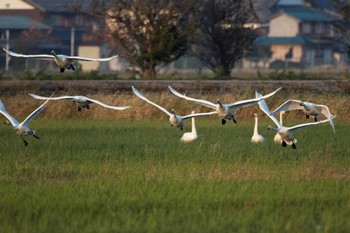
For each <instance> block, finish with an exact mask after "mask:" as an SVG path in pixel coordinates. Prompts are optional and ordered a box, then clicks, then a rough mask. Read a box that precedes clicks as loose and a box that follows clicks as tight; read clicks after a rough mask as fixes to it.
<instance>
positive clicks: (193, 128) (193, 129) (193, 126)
mask: <svg viewBox="0 0 350 233" xmlns="http://www.w3.org/2000/svg"><path fill="white" fill-rule="evenodd" d="M192 133H194V134H197V130H196V124H195V122H194V117H192Z"/></svg>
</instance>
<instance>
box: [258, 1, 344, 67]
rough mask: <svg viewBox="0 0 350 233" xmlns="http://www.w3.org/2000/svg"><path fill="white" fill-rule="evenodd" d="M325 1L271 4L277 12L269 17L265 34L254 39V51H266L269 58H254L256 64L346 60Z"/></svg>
mask: <svg viewBox="0 0 350 233" xmlns="http://www.w3.org/2000/svg"><path fill="white" fill-rule="evenodd" d="M315 2H317V3H320V1H315ZM326 2H327V1H323V4H317V5H316V6H317V7H313V5H311V4H310V1H309V2H308V3H306V2H304V1H303V0H297V1H295V0H293V1H291V0H280V1H278V2H277V3H275V5H274V6H273V7H272V8H273V9H274V10H276V9H278V12H277V13H275V14H274V15H272V16H271V17H270V19H269V22H268V26H269V27H268V33H267V35H262V36H259V37H258V38H257V39H256V40H255V42H254V44H255V46H256V48H257V51H262V50H264V48H265V50H266V48H268V49H269V50H270V54H269V58H268V59H267V61H266V59H265V60H264V59H262V58H260V59H259V58H255V60H259V61H258V62H256V65H257V66H264V67H266V68H286V67H287V66H290V67H295V68H314V67H317V66H331V67H338V66H339V65H341V64H342V63H343V62H344V61H345V60H346V49H345V44H344V42H343V41H342V38H341V35H340V33H339V31H338V30H337V29H336V28H335V27H334V26H333V23H334V22H335V21H336V20H338V19H339V17H338V16H337V14H336V13H335V12H334V11H333V9H332V8H327V10H325V9H324V7H326V6H327V4H326ZM256 54H257V53H256ZM262 60H264V62H262ZM281 66H282V67H281Z"/></svg>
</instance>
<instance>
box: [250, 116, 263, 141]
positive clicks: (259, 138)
mask: <svg viewBox="0 0 350 233" xmlns="http://www.w3.org/2000/svg"><path fill="white" fill-rule="evenodd" d="M253 116H254V118H255V124H254V133H253V136H252V139H251V142H252V143H254V144H258V143H263V142H264V141H265V138H264V137H263V136H262V135H260V134H259V133H258V114H256V113H254V114H253Z"/></svg>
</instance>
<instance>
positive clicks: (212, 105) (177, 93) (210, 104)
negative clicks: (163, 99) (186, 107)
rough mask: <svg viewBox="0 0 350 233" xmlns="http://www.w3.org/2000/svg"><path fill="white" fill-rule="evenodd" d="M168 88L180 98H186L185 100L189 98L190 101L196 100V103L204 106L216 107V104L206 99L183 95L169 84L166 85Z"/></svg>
mask: <svg viewBox="0 0 350 233" xmlns="http://www.w3.org/2000/svg"><path fill="white" fill-rule="evenodd" d="M168 88H169V89H170V91H171V92H172V93H173V94H174V95H176V96H178V97H180V98H183V99H186V100H190V101H193V102H196V103H197V104H200V105H202V106H205V107H208V108H212V109H216V106H217V105H216V104H214V103H212V102H210V101H208V100H203V99H195V98H191V97H188V96H186V95H183V94H180V93H179V92H177V91H176V90H175V89H174V88H172V87H171V86H168Z"/></svg>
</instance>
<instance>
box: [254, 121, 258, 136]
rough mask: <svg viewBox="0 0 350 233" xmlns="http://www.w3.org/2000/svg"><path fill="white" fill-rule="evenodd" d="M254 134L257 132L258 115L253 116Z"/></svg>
mask: <svg viewBox="0 0 350 233" xmlns="http://www.w3.org/2000/svg"><path fill="white" fill-rule="evenodd" d="M254 134H255V135H256V134H258V117H255V125H254Z"/></svg>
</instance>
